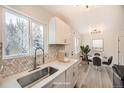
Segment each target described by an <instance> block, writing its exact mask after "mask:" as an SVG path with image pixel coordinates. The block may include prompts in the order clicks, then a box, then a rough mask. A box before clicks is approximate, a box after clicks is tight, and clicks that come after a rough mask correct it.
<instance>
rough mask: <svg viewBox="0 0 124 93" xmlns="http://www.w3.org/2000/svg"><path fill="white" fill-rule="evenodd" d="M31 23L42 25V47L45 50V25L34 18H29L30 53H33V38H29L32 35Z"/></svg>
mask: <svg viewBox="0 0 124 93" xmlns="http://www.w3.org/2000/svg"><path fill="white" fill-rule="evenodd" d="M32 23H36V24H38V25H42V26H43V48H44V50H45V25H44V24H43V23H41V22H39V21H36V20H34V19H31V20H30V55H34V53H33V51H32V42H33V39H32V38H31V37H32V36H33V35H32V32H33V31H32ZM38 54H42V53H41V52H38Z"/></svg>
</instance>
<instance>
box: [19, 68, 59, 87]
mask: <svg viewBox="0 0 124 93" xmlns="http://www.w3.org/2000/svg"><path fill="white" fill-rule="evenodd" d="M57 71H58V69H56V68H53V67H50V66H49V67H46V68H44V69H41V70H39V71H37V72H34V73H31V74H29V75H27V76H24V77H21V78H19V79H17V81H18V83H19V84H20V85H21V87H22V88H24V87H31V86H32V85H34V84H36V83H37V82H38V81H39V80H43V79H45V78H47V77H49V76H50V75H52V74H54V73H55V72H57Z"/></svg>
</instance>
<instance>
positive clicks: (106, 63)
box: [102, 56, 113, 65]
mask: <svg viewBox="0 0 124 93" xmlns="http://www.w3.org/2000/svg"><path fill="white" fill-rule="evenodd" d="M112 60H113V56H110V57H109V58H108V61H107V62H102V63H103V64H105V65H110V64H111V63H112Z"/></svg>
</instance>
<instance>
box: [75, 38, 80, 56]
mask: <svg viewBox="0 0 124 93" xmlns="http://www.w3.org/2000/svg"><path fill="white" fill-rule="evenodd" d="M74 50H75V54H77V53H79V52H80V42H79V38H76V37H75V39H74Z"/></svg>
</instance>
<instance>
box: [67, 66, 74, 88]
mask: <svg viewBox="0 0 124 93" xmlns="http://www.w3.org/2000/svg"><path fill="white" fill-rule="evenodd" d="M66 88H73V66H72V67H70V68H69V69H67V70H66Z"/></svg>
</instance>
